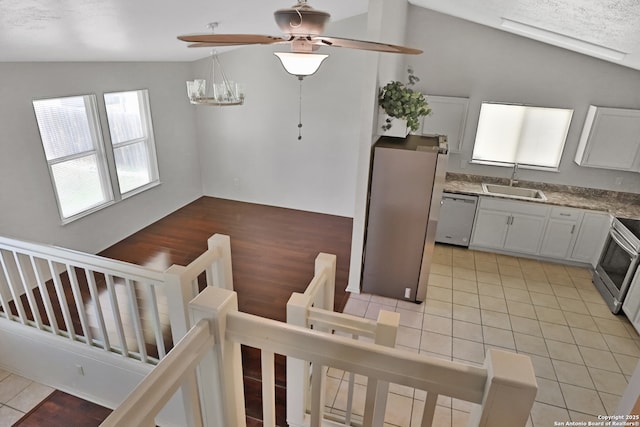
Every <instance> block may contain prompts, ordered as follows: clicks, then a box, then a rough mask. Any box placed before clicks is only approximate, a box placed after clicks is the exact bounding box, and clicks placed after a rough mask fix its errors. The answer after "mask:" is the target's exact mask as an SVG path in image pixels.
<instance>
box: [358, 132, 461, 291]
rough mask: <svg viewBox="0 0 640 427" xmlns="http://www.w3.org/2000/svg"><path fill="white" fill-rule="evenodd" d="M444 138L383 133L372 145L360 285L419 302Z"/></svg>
mask: <svg viewBox="0 0 640 427" xmlns="http://www.w3.org/2000/svg"><path fill="white" fill-rule="evenodd" d="M447 153H448V149H447V143H446V137H443V136H440V137H425V136H418V135H410V136H408V137H407V138H406V139H404V140H403V139H400V140H398V139H397V138H390V137H382V138H380V139H379V140H378V142H376V144H375V145H374V148H373V166H372V169H371V174H370V184H369V203H368V214H367V226H366V234H365V251H364V257H363V270H362V290H363V292H366V293H372V294H376V295H382V296H387V297H392V298H397V299H404V300H409V301H417V302H421V301H424V298H425V296H426V293H427V282H428V279H429V270H430V267H431V258H432V256H433V249H434V244H435V233H436V226H437V223H438V216H439V211H440V199H441V198H442V189H443V186H444V179H445V174H446V169H447Z"/></svg>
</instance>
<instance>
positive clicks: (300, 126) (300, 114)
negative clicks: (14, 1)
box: [298, 76, 302, 141]
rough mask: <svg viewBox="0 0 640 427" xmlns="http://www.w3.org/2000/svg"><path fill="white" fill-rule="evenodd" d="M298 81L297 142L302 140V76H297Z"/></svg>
mask: <svg viewBox="0 0 640 427" xmlns="http://www.w3.org/2000/svg"><path fill="white" fill-rule="evenodd" d="M298 80H299V81H300V91H299V93H300V96H299V98H298V141H300V140H301V139H302V76H298Z"/></svg>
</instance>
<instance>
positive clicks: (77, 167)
mask: <svg viewBox="0 0 640 427" xmlns="http://www.w3.org/2000/svg"><path fill="white" fill-rule="evenodd" d="M33 108H34V110H35V113H36V119H37V121H38V128H39V129H40V138H41V139H42V146H43V147H44V152H45V156H46V158H47V163H48V165H49V172H50V174H51V179H52V181H53V186H54V188H55V193H56V197H57V199H58V208H59V210H60V215H61V217H62V219H63V222H67V221H68V220H71V219H74V217H75V216H77V215H79V214H81V213H83V212H86V211H91V210H93V209H95V208H97V207H99V206H102V205H105V204H106V203H108V202H110V201H111V200H113V194H112V191H111V186H110V183H109V175H108V172H107V162H106V158H105V155H104V144H103V142H102V138H101V134H100V126H99V123H98V114H97V108H96V98H95V96H94V95H84V96H72V97H67V98H56V99H43V100H37V101H33Z"/></svg>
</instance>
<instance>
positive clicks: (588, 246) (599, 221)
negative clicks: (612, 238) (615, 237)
mask: <svg viewBox="0 0 640 427" xmlns="http://www.w3.org/2000/svg"><path fill="white" fill-rule="evenodd" d="M610 224H611V217H610V216H609V214H605V213H600V212H585V214H584V217H583V219H582V223H581V224H580V230H579V231H578V237H577V238H576V243H575V245H574V247H573V251H572V252H571V259H572V260H574V261H580V262H588V263H590V264H591V265H592V266H593V267H594V268H595V265H596V262H597V261H598V258H599V256H600V252H602V246H603V245H604V241H605V239H606V238H607V233H608V232H609V226H610Z"/></svg>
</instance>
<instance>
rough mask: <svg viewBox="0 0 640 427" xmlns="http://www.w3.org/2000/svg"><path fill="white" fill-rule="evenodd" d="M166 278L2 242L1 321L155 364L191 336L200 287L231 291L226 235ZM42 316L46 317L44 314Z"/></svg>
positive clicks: (52, 249) (50, 248)
mask: <svg viewBox="0 0 640 427" xmlns="http://www.w3.org/2000/svg"><path fill="white" fill-rule="evenodd" d="M208 243H209V249H208V250H207V251H206V252H205V253H204V254H202V255H201V256H200V257H199V258H198V259H196V260H195V261H193V262H192V263H191V264H189V265H188V266H186V267H181V266H173V267H171V268H169V269H168V270H167V271H166V272H161V271H156V270H153V269H150V268H145V267H141V266H138V265H133V264H129V263H125V262H121V261H116V260H111V259H107V258H103V257H99V256H96V255H90V254H85V253H82V252H78V251H73V250H69V249H64V248H59V247H55V246H50V245H43V244H37V243H31V242H25V241H21V240H16V239H10V238H6V237H0V310H1V311H0V318H4V319H6V320H8V321H12V322H17V323H21V324H23V325H27V326H31V327H34V328H37V329H39V330H40V331H43V332H46V333H49V334H53V335H56V336H60V337H63V338H65V339H67V340H71V341H73V342H79V343H83V344H85V345H86V346H88V347H91V348H96V349H100V350H103V351H106V352H110V353H118V354H121V355H122V356H123V357H127V358H131V359H136V360H139V361H141V362H143V363H148V364H155V363H157V362H158V360H159V359H161V358H163V357H164V356H165V355H166V353H167V351H168V346H170V345H172V342H177V341H178V339H180V338H181V337H182V336H183V335H184V334H185V333H186V331H187V329H188V323H187V321H186V319H187V302H188V301H189V300H190V299H192V298H193V297H194V296H195V295H196V294H197V287H194V285H193V283H194V282H196V281H197V278H198V276H200V275H201V274H202V273H205V272H206V284H207V285H210V286H214V285H215V286H221V287H225V288H227V289H232V276H231V252H230V243H229V238H228V237H227V236H222V235H215V236H212V237H211V238H210V239H209V242H208ZM41 313H42V314H41Z"/></svg>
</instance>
